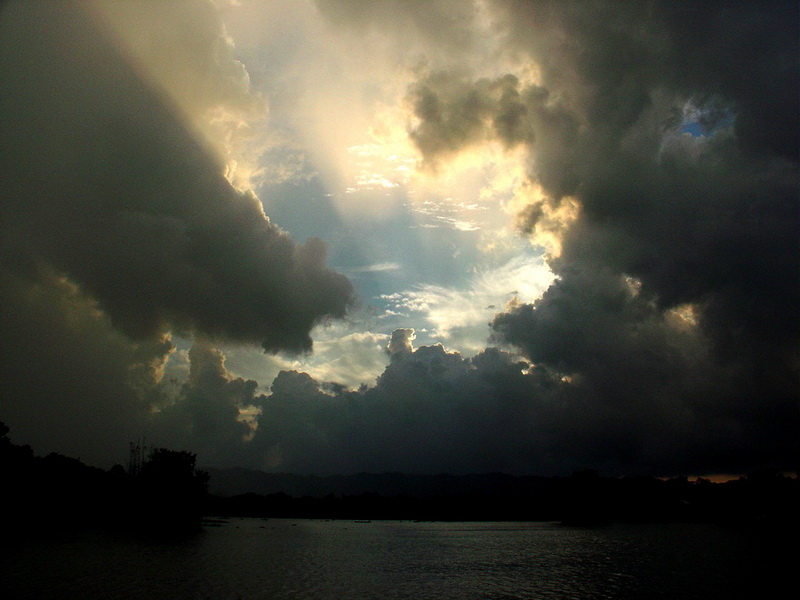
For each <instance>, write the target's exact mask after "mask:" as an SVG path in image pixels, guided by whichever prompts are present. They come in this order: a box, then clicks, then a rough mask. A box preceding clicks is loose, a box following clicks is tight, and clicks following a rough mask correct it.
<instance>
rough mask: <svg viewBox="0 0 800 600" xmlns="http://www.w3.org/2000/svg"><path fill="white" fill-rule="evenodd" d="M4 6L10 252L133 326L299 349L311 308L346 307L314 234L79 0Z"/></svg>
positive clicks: (341, 281)
mask: <svg viewBox="0 0 800 600" xmlns="http://www.w3.org/2000/svg"><path fill="white" fill-rule="evenodd" d="M4 17H5V19H4V26H5V29H6V30H7V32H8V35H7V36H6V37H7V39H8V40H9V41H8V42H7V44H6V45H5V47H4V48H3V49H2V50H3V54H4V55H5V56H7V57H8V58H9V60H7V61H5V62H4V65H5V67H4V70H5V71H7V73H6V74H7V76H8V77H9V78H11V79H14V84H13V85H11V86H9V89H8V91H7V94H6V102H5V104H4V107H3V117H4V127H5V129H6V131H7V132H8V135H5V136H3V143H2V155H3V157H4V161H3V162H4V164H5V165H6V166H5V167H4V168H3V182H4V183H3V187H4V195H5V197H6V202H4V206H3V214H4V223H5V224H6V226H7V227H8V228H9V229H10V230H12V231H13V232H14V236H13V237H12V239H7V242H6V243H5V244H4V250H5V252H6V254H7V255H10V256H12V257H13V258H14V259H15V260H17V261H18V262H21V261H23V260H25V261H29V262H33V263H42V264H45V265H48V266H51V267H52V268H53V269H55V270H57V271H58V272H60V273H63V274H64V275H66V276H67V277H69V278H70V280H71V281H73V282H74V283H75V284H77V285H79V286H80V287H81V289H83V290H85V291H86V292H87V293H88V294H90V295H91V296H92V297H94V298H95V299H96V301H97V302H98V305H99V307H100V309H101V310H103V311H105V312H107V313H108V314H109V316H110V318H111V320H112V321H113V322H114V323H115V325H117V326H118V327H120V328H121V329H122V330H123V331H125V332H126V333H127V334H128V335H130V336H132V337H133V338H136V339H140V338H144V337H150V336H154V335H161V334H163V333H165V332H168V331H173V332H177V333H181V334H184V335H187V334H192V333H194V332H197V333H202V334H205V335H208V336H212V337H216V338H220V339H232V340H240V341H247V342H256V343H260V344H262V345H263V347H264V348H265V349H267V350H280V349H286V350H292V351H301V350H308V349H310V347H311V339H310V337H309V335H308V333H309V331H310V329H311V328H312V327H313V326H314V325H315V324H316V323H317V322H319V321H320V320H322V319H324V318H327V317H329V316H330V317H341V316H343V315H344V314H345V311H346V308H347V305H348V303H349V302H350V301H351V299H352V288H351V286H350V283H349V282H348V281H347V280H346V279H345V278H344V277H343V276H341V275H338V274H336V273H334V272H333V271H331V270H329V269H328V268H327V267H326V266H325V258H326V251H325V247H324V245H323V244H322V242H320V241H319V240H314V239H311V240H309V241H308V242H307V243H306V245H302V246H301V245H297V244H295V243H294V242H293V241H292V240H291V239H290V238H289V237H288V236H287V235H286V234H285V233H284V232H283V231H281V230H280V229H279V228H278V227H276V226H275V225H273V224H272V223H270V221H269V219H268V218H267V217H266V216H265V215H264V214H263V211H262V209H261V205H260V202H259V201H258V199H257V198H255V197H254V196H253V195H252V194H251V193H246V192H245V193H242V192H237V191H236V190H235V189H233V188H232V187H231V186H230V184H229V183H228V182H227V181H226V180H225V178H224V177H222V175H221V168H220V165H219V164H218V163H216V162H215V160H214V159H213V158H210V157H209V156H208V155H207V154H206V153H205V152H204V150H203V148H202V147H201V146H200V145H199V144H198V143H197V142H195V140H194V139H193V138H192V137H191V135H189V134H188V133H187V132H186V130H185V129H184V127H183V126H182V124H181V122H180V121H179V119H178V118H176V116H175V115H174V114H173V113H172V112H171V111H170V109H169V107H168V106H167V105H165V104H164V103H163V102H161V100H160V99H159V97H158V96H157V95H156V94H154V93H152V92H151V91H150V89H149V88H148V87H147V85H146V82H144V81H142V80H141V79H139V78H138V76H137V74H136V73H135V72H134V71H133V70H132V69H130V68H128V66H127V64H126V62H125V61H124V60H123V57H121V56H120V55H119V54H118V53H117V52H116V50H115V49H114V48H113V47H112V46H111V45H110V44H109V43H108V41H107V40H106V38H105V37H104V35H103V33H102V32H101V31H100V30H99V29H98V27H97V26H96V25H95V24H94V23H93V22H92V20H91V19H90V18H89V17H88V16H87V15H86V14H85V13H84V12H83V11H82V10H81V9H78V8H76V9H75V10H74V11H73V10H72V7H71V6H70V7H66V6H64V7H63V8H59V9H54V10H52V11H45V10H43V9H37V8H35V7H21V6H19V5H12V6H10V7H8V9H7V10H6V11H5V12H4ZM54 30H58V33H57V34H56V33H55V32H54ZM73 34H74V36H75V39H76V40H77V39H78V37H80V38H81V39H85V40H91V41H92V50H91V51H88V50H87V48H88V46H87V45H86V44H84V43H83V42H81V43H78V42H77V41H72V40H70V39H68V38H69V37H70V36H72V35H73ZM21 37H24V38H25V40H27V39H36V38H37V37H42V38H44V39H48V40H51V41H52V44H54V46H52V47H51V46H49V45H47V44H38V45H33V44H31V43H26V41H25V40H23V39H20V38H21ZM62 38H64V39H62ZM55 44H62V45H61V46H59V49H58V50H56V48H55ZM11 46H13V49H12V47H11ZM12 73H13V74H14V75H13V76H12ZM44 81H46V85H47V93H46V94H43V93H42V89H41V87H42V85H43V82H44Z"/></svg>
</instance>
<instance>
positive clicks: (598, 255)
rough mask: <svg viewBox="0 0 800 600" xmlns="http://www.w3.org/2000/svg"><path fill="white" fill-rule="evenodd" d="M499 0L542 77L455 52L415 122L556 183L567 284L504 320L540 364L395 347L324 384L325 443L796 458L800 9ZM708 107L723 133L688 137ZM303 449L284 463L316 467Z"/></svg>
mask: <svg viewBox="0 0 800 600" xmlns="http://www.w3.org/2000/svg"><path fill="white" fill-rule="evenodd" d="M428 6H430V5H428ZM485 7H486V14H487V15H488V18H489V19H490V21H491V23H492V27H493V28H494V32H495V34H496V35H497V36H498V37H499V38H500V39H503V40H504V43H505V47H504V48H502V49H501V53H504V55H505V56H506V57H509V56H512V55H513V56H514V57H515V60H516V62H517V63H518V64H519V63H522V62H524V61H525V60H526V59H527V60H528V61H529V63H530V64H531V65H532V70H533V71H535V72H536V74H537V77H535V78H531V79H525V78H524V77H522V76H517V75H516V74H514V73H513V72H509V73H507V74H499V75H497V74H495V75H492V76H485V75H481V76H472V75H471V74H470V69H469V62H470V61H469V59H468V58H465V59H464V60H463V61H461V62H460V63H459V60H458V58H459V57H458V53H457V52H453V55H454V56H451V57H449V59H448V60H447V61H441V65H440V67H442V68H439V67H437V65H436V64H433V65H432V66H431V68H428V69H423V70H422V72H421V73H422V75H421V76H420V78H419V80H418V81H417V82H416V83H415V84H413V85H412V86H411V87H410V88H409V96H408V101H409V104H410V106H411V109H412V111H413V114H414V117H415V118H416V121H414V122H412V124H411V128H410V136H411V138H412V140H413V141H414V142H415V143H416V145H417V147H418V149H419V150H420V152H421V153H422V155H423V157H424V159H425V160H426V161H427V162H428V163H429V164H430V165H433V166H435V167H437V168H439V167H441V166H442V165H446V164H447V163H448V162H449V161H452V160H454V159H457V157H458V156H459V155H460V154H461V153H464V152H467V151H469V150H470V149H471V148H473V147H476V146H479V145H483V144H486V143H492V142H498V143H501V144H503V145H505V146H506V147H507V148H515V147H516V148H520V147H521V148H524V149H525V150H526V151H527V153H528V177H529V182H528V184H527V185H529V186H531V187H532V188H536V189H537V190H540V192H541V193H539V192H538V191H537V192H536V193H535V194H531V195H530V196H531V202H530V203H529V204H528V205H527V206H524V207H523V208H522V210H521V211H520V214H519V215H518V217H517V219H518V223H519V226H520V228H521V230H522V231H524V232H527V233H530V234H532V235H533V236H535V237H534V241H537V242H539V243H541V241H542V237H543V236H545V234H546V235H547V236H549V237H550V243H551V244H552V248H553V249H557V251H555V252H551V254H550V256H549V265H550V267H551V268H552V269H553V272H554V273H555V275H556V281H555V283H553V285H552V286H551V287H550V288H549V289H548V290H547V291H546V292H545V293H544V295H543V296H542V297H541V299H539V300H536V301H533V302H515V303H512V304H511V305H510V306H509V307H508V308H507V309H506V310H505V311H504V312H503V313H501V314H499V315H498V316H497V317H495V318H494V320H493V322H492V330H493V332H494V336H495V342H496V343H500V344H505V345H506V347H507V348H508V349H509V350H515V351H519V352H521V353H522V354H523V355H524V356H525V357H526V359H527V360H529V361H530V363H532V366H525V365H517V366H516V367H514V369H516V372H512V367H511V366H510V365H512V364H514V359H513V358H512V355H507V354H504V353H501V352H499V351H495V350H492V351H490V350H487V351H486V352H485V353H483V354H480V355H478V356H476V357H475V358H473V359H465V358H464V357H463V356H461V355H457V354H452V353H447V352H445V351H444V349H443V348H441V347H437V346H431V347H428V346H422V347H420V348H418V349H417V350H416V351H415V352H413V353H411V354H409V353H407V352H406V353H401V354H398V355H396V356H398V357H401V358H404V360H400V359H399V358H398V359H396V360H393V361H392V363H391V364H390V365H389V366H388V367H387V369H386V371H385V372H384V374H383V375H382V376H381V377H380V378H379V380H378V382H377V385H376V386H375V387H374V388H370V389H369V390H366V391H364V392H363V394H362V395H349V396H347V397H342V398H341V399H340V402H339V403H338V404H337V403H335V402H333V401H332V400H330V399H325V400H324V402H325V406H326V410H327V411H329V412H326V413H325V414H326V421H325V423H323V422H321V421H320V422H318V421H316V420H313V419H312V421H309V422H306V423H305V427H306V428H311V429H314V430H315V431H316V437H315V442H314V443H317V444H321V445H320V446H317V447H316V450H317V451H318V452H337V453H341V456H342V457H343V462H342V463H341V465H342V466H346V465H350V464H357V465H359V467H358V468H364V467H365V466H369V465H372V466H375V465H381V467H380V468H389V469H392V468H397V469H406V470H433V471H435V470H437V469H442V470H447V469H452V470H458V469H459V468H467V467H466V466H465V465H468V464H469V465H472V468H474V469H480V468H481V467H486V468H491V467H496V468H500V469H523V470H524V469H531V470H533V471H536V470H537V469H540V470H548V469H568V468H582V467H585V466H592V467H594V468H600V469H601V470H609V471H612V472H616V473H622V472H628V473H630V472H637V471H646V472H651V473H652V472H660V473H675V472H680V471H684V472H703V471H707V472H711V471H715V470H716V471H726V470H727V471H731V470H733V471H742V470H748V469H750V468H754V467H756V466H763V465H770V466H773V467H775V468H783V469H792V468H796V458H795V457H796V456H797V451H798V447H797V438H796V431H797V427H798V425H800V414H799V412H798V406H799V404H798V386H797V382H798V365H799V364H800V361H799V360H798V354H797V348H798V341H799V340H798V331H800V323H799V322H798V312H797V306H798V305H799V304H800V281H799V279H800V264H798V262H799V259H798V253H797V240H798V231H800V223H798V211H797V195H798V159H797V157H798V138H797V136H796V135H795V133H796V131H797V125H798V122H797V121H798V114H800V113H799V112H798V104H799V103H798V93H800V92H799V91H798V90H800V85H798V84H799V83H800V82H798V73H800V69H798V66H799V65H798V56H800V53H798V34H797V30H796V27H795V24H796V22H797V16H798V15H797V7H796V6H795V5H793V4H790V3H787V4H779V5H773V6H771V7H770V9H768V10H763V7H755V6H750V5H746V4H736V5H731V4H730V3H715V2H710V3H705V4H704V5H703V7H702V8H701V9H700V10H697V11H696V10H695V9H696V6H695V5H693V4H690V3H667V4H618V5H590V6H585V5H575V4H568V3H561V2H537V3H528V2H489V3H486V4H485ZM383 8H384V9H385V10H387V11H388V10H391V7H386V6H384V7H383ZM351 18H352V19H353V20H355V21H358V20H357V19H356V18H355V17H351ZM359 18H367V17H364V16H362V17H359ZM373 19H374V20H373V21H370V23H371V24H372V26H373V27H377V26H378V25H377V24H378V23H381V24H384V26H385V31H387V32H388V33H389V34H394V35H398V32H399V31H400V30H402V29H403V27H405V25H404V26H402V27H401V26H397V27H394V26H392V25H391V24H387V23H386V21H387V19H385V18H384V17H383V16H374V15H373ZM359 26H364V25H363V24H360V22H359ZM436 60H439V57H437V55H436V53H435V52H433V53H432V54H431V61H432V62H433V63H435V62H436ZM506 62H507V63H510V62H513V61H511V60H508V61H503V60H500V61H499V64H505V63H506ZM687 106H690V107H692V111H691V112H693V113H694V114H698V115H709V117H708V118H709V119H710V121H708V124H707V125H706V127H707V129H706V130H707V131H709V132H710V133H709V135H705V136H702V137H691V136H686V135H683V134H682V131H681V129H682V127H683V126H684V125H685V123H684V121H685V119H686V107H687ZM714 115H716V116H714ZM522 195H523V196H524V195H525V194H524V193H523V194H522ZM518 200H519V201H520V203H523V202H522V201H523V200H524V197H520V198H518ZM428 297H429V295H424V294H422V293H420V294H417V295H416V296H415V297H414V298H413V300H415V301H416V304H411V303H410V302H406V305H407V306H406V307H407V308H418V309H419V308H426V307H427V306H428V305H427V304H425V302H426V298H428ZM393 298H394V297H393ZM396 299H397V300H398V302H399V301H400V300H401V298H400V297H399V296H398V297H397V298H396ZM411 299H412V298H410V297H409V298H407V299H406V300H409V301H410V300H411ZM500 366H502V367H503V368H502V369H501V368H500ZM492 369H495V371H492ZM492 372H495V373H496V372H500V373H502V374H503V376H501V377H495V378H493V377H490V376H489V374H490V373H492ZM479 383H480V385H479ZM292 390H293V388H292V386H287V387H286V388H284V389H282V390H281V392H282V394H283V397H288V396H289V395H291V394H292V393H294V392H293V391H292ZM478 390H480V391H478ZM298 393H301V392H299V391H298ZM477 398H481V400H482V402H478V401H477V400H476V399H477ZM345 406H346V407H347V409H346V411H347V415H348V416H347V419H346V421H347V423H349V424H350V425H344V422H345V419H344V418H342V419H341V420H340V419H339V417H338V416H337V415H338V412H337V410H338V409H339V408H341V409H342V411H343V414H344V411H345V408H344V407H345ZM475 407H480V409H483V410H484V411H485V412H484V413H480V410H478V409H476V408H475ZM475 410H478V413H480V414H482V417H483V418H484V419H485V422H489V423H502V424H503V426H501V427H498V431H502V432H503V434H502V435H501V434H498V435H497V436H488V435H487V434H486V433H485V432H484V431H482V430H481V431H479V430H478V428H477V427H476V426H474V425H472V422H471V421H470V415H472V414H475V413H474V412H473V411H475ZM264 414H265V415H269V414H270V410H269V400H267V403H266V404H265V413H264ZM359 419H363V420H361V421H359ZM328 423H330V425H328ZM509 423H511V424H512V425H509ZM401 424H402V425H401ZM339 428H341V429H339ZM345 431H346V432H347V433H345ZM378 432H380V438H381V439H380V443H379V442H378V440H377V439H376V438H377V437H378V435H379V434H378ZM501 437H502V441H500V439H499V438H501ZM344 439H349V440H358V442H352V445H349V446H348V445H347V444H346V443H344V442H343V440H344ZM295 441H296V440H293V439H284V440H282V442H281V444H282V445H283V447H284V453H283V457H284V459H283V460H284V461H286V462H285V464H287V465H294V466H295V467H297V468H311V465H308V463H306V462H304V461H305V454H304V451H303V449H302V444H295V443H294V442H295ZM343 443H344V445H342V444H343ZM478 445H480V446H481V448H482V451H483V454H482V458H481V457H479V456H477V451H476V446H478ZM390 448H392V449H394V453H393V454H392V455H391V456H389V455H388V454H389V449H390ZM330 460H332V459H330ZM461 460H463V463H462V462H460V461H461ZM303 465H307V466H305V467H303Z"/></svg>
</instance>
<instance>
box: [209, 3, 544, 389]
mask: <svg viewBox="0 0 800 600" xmlns="http://www.w3.org/2000/svg"><path fill="white" fill-rule="evenodd" d="M276 10H280V11H282V13H285V14H281V15H280V19H281V20H282V21H283V22H287V20H288V21H291V22H292V23H293V26H294V29H293V35H292V36H291V39H290V38H289V37H287V32H286V30H275V28H274V27H273V26H272V25H271V23H270V22H269V20H268V19H267V18H266V16H265V15H268V11H264V10H255V9H254V7H253V6H251V5H250V4H249V3H243V5H241V6H239V5H230V6H227V7H223V16H224V17H225V19H226V27H227V30H228V32H229V33H230V36H231V38H232V40H233V42H232V43H233V44H235V46H234V47H235V53H236V57H237V58H238V59H239V60H241V61H242V63H243V64H244V65H245V67H246V68H247V71H248V73H249V74H250V78H251V84H252V86H253V89H254V90H255V91H256V92H257V93H260V94H262V95H263V97H264V98H266V100H267V102H268V104H269V127H268V130H267V131H266V132H265V134H264V135H265V142H264V143H263V144H262V145H261V148H262V150H263V151H262V153H261V155H260V161H261V162H260V164H259V168H260V170H259V171H258V172H259V173H261V174H262V177H261V178H260V179H259V180H258V182H259V185H257V186H256V188H255V192H256V193H257V195H258V196H259V198H260V199H261V201H262V203H263V205H264V209H265V212H266V214H267V215H268V216H269V217H270V219H271V220H272V221H273V222H275V223H276V224H278V225H279V226H281V227H282V228H284V229H286V230H287V231H288V232H289V233H290V234H291V235H292V237H293V238H295V239H297V240H298V241H303V240H304V239H306V238H308V237H319V238H321V239H322V240H324V241H325V243H326V244H327V246H328V251H329V263H330V264H331V266H332V267H334V268H335V269H337V270H338V271H340V272H342V273H344V274H345V275H347V276H348V278H349V279H350V280H351V281H352V283H353V285H354V286H355V288H356V292H357V294H358V297H359V302H360V306H359V307H358V308H357V309H356V310H354V311H353V312H352V314H351V316H350V319H349V321H347V322H345V323H339V324H336V325H326V326H321V327H318V328H317V329H315V330H314V332H313V334H312V337H313V339H314V352H313V353H312V354H310V355H308V356H304V357H299V358H298V357H292V358H287V357H281V356H278V357H272V356H267V357H265V356H259V355H258V352H257V350H256V351H253V350H246V349H240V348H228V349H226V354H227V356H228V362H227V366H228V368H229V369H231V371H233V372H235V373H237V374H239V375H242V376H244V377H250V378H253V379H256V380H257V381H259V382H261V381H271V379H272V377H273V375H274V374H275V373H277V370H278V369H280V368H292V369H297V370H302V371H307V372H309V373H310V374H311V375H312V376H314V377H316V378H318V379H320V380H330V381H336V382H339V383H343V384H345V385H348V386H351V387H353V386H357V385H359V384H360V383H372V382H373V381H374V379H375V377H377V375H379V374H380V373H381V371H382V370H383V368H384V367H385V365H386V363H387V362H388V355H387V354H386V353H385V351H384V347H385V345H386V342H387V341H388V336H390V334H391V332H392V331H393V330H394V329H396V328H412V329H414V330H415V331H416V332H417V338H416V343H417V345H425V344H432V343H438V342H441V343H443V344H444V345H445V346H446V347H447V348H448V349H451V350H458V351H461V352H463V353H466V354H474V353H476V352H478V351H479V350H480V349H482V348H484V347H485V346H486V343H487V338H488V334H489V329H488V323H489V321H490V320H491V319H492V318H493V316H494V315H495V314H496V313H497V312H500V311H501V310H502V309H503V307H504V306H505V305H506V303H507V302H509V301H510V300H511V299H512V298H517V299H518V300H520V301H523V302H531V301H533V300H535V299H536V298H538V297H540V296H541V294H542V293H543V291H544V290H545V289H546V288H547V287H548V285H549V284H550V282H551V281H552V274H551V273H550V271H549V269H548V268H547V266H546V265H545V264H544V262H543V261H542V258H541V253H542V248H541V247H537V246H533V245H532V244H531V243H530V242H529V241H528V240H526V239H523V238H521V237H520V236H519V235H518V234H517V233H516V232H515V230H514V223H513V219H512V218H511V214H510V213H511V212H513V210H512V209H511V207H510V205H511V204H512V203H513V199H514V196H515V194H516V193H517V189H518V188H519V186H520V184H521V182H522V181H524V180H525V176H524V162H523V161H524V158H523V157H524V154H523V153H517V152H515V151H514V150H508V149H504V148H501V147H500V146H499V145H496V144H492V143H487V144H483V145H482V146H481V147H480V148H476V149H473V150H469V151H466V152H463V153H462V154H461V155H460V156H457V157H454V158H453V160H451V161H448V164H447V165H445V167H444V169H442V170H439V171H437V172H431V171H430V169H424V168H423V164H422V159H421V156H420V154H419V152H418V151H417V150H416V148H415V147H414V146H413V144H412V142H411V140H410V138H409V135H408V131H409V128H410V127H411V125H412V121H413V118H412V115H411V113H410V108H409V106H408V105H407V101H406V96H407V93H408V84H409V82H410V81H412V80H413V78H414V71H415V69H418V68H419V64H414V61H418V60H419V57H416V58H413V57H411V58H408V56H407V54H406V53H404V58H403V60H408V61H410V62H409V63H408V64H399V65H398V64H397V59H398V57H397V55H396V53H395V50H394V49H392V48H388V47H382V46H381V45H380V43H379V42H376V44H373V45H372V46H371V47H372V49H373V52H371V53H370V54H369V55H364V54H363V53H358V54H354V52H353V48H352V46H351V43H352V40H348V39H347V38H346V36H345V37H341V36H336V35H334V34H333V32H332V31H330V30H329V29H326V27H325V26H324V24H323V22H322V21H321V19H320V16H319V15H318V14H317V13H316V11H315V10H314V9H313V7H312V6H311V5H310V4H307V3H305V2H298V3H288V4H281V5H280V6H279V7H276ZM248 15H251V16H252V17H253V19H256V20H258V23H255V22H254V21H253V20H251V19H250V18H249V17H248ZM262 21H263V22H262ZM487 27H488V23H487ZM486 39H487V42H490V41H491V40H492V39H493V38H492V37H491V36H487V38H486ZM412 54H413V53H412ZM476 56H481V55H480V54H476ZM487 56H488V55H487ZM412 59H413V60H412ZM474 67H475V69H476V71H482V72H485V73H486V74H487V75H492V74H493V73H492V71H493V70H496V72H497V73H498V74H499V73H504V72H506V71H507V69H508V65H494V66H493V67H492V65H490V63H488V62H487V63H486V64H483V65H480V64H476V65H475V66H474ZM529 70H530V66H528V71H529ZM528 75H530V74H529V73H527V71H525V72H522V73H521V76H522V77H523V78H528V79H530V77H529V76H528Z"/></svg>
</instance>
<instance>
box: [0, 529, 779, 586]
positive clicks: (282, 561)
mask: <svg viewBox="0 0 800 600" xmlns="http://www.w3.org/2000/svg"><path fill="white" fill-rule="evenodd" d="M750 545H751V540H750V539H749V537H748V536H746V535H745V534H743V533H742V532H740V531H737V530H735V529H728V528H723V527H717V526H710V525H615V526H613V527H609V528H598V529H569V528H562V527H558V526H557V525H556V524H552V523H411V522H391V521H386V522H372V523H354V522H348V521H334V522H325V521H303V520H299V521H290V520H275V519H270V520H268V521H267V520H259V519H232V520H230V521H227V522H225V523H223V524H222V525H221V526H219V527H209V528H206V529H204V531H203V532H202V533H199V534H197V535H195V536H192V537H191V538H188V539H184V540H181V541H173V542H169V543H155V542H153V541H147V540H144V539H141V538H136V537H132V536H123V535H119V534H117V535H112V534H107V533H100V532H81V533H73V534H68V535H67V534H65V535H62V536H60V537H57V538H50V539H31V540H26V541H20V542H16V543H14V544H11V545H9V544H8V543H6V545H5V547H4V549H3V555H2V557H1V558H2V566H0V574H2V580H0V586H2V587H0V597H2V598H115V599H116V598H120V599H121V598H136V599H150V598H154V599H162V598H163V599H172V598H174V599H182V598H210V599H228V598H230V599H263V600H278V599H299V600H303V599H323V600H324V599H336V598H354V599H361V598H375V599H379V598H380V599H399V598H408V599H415V600H418V599H426V598H430V599H450V598H452V599H459V600H460V599H494V600H500V599H504V600H512V599H536V598H559V599H570V598H575V599H580V600H586V599H594V598H613V599H633V598H641V599H654V598H663V599H674V600H678V599H684V598H687V599H688V598H698V599H701V598H702V599H704V600H707V599H709V598H725V599H730V598H739V597H748V596H750V592H751V591H752V589H753V588H754V587H757V588H759V589H760V590H761V592H762V593H759V594H758V595H757V596H750V597H758V598H778V597H780V595H778V594H777V593H773V592H767V591H766V589H763V588H764V586H765V585H766V584H768V583H770V582H769V581H767V580H765V579H764V578H763V575H762V574H761V573H759V571H758V569H757V568H756V567H754V566H753V556H754V549H753V548H752V547H751V546H750ZM755 550H756V552H755V554H757V550H758V549H755Z"/></svg>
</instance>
